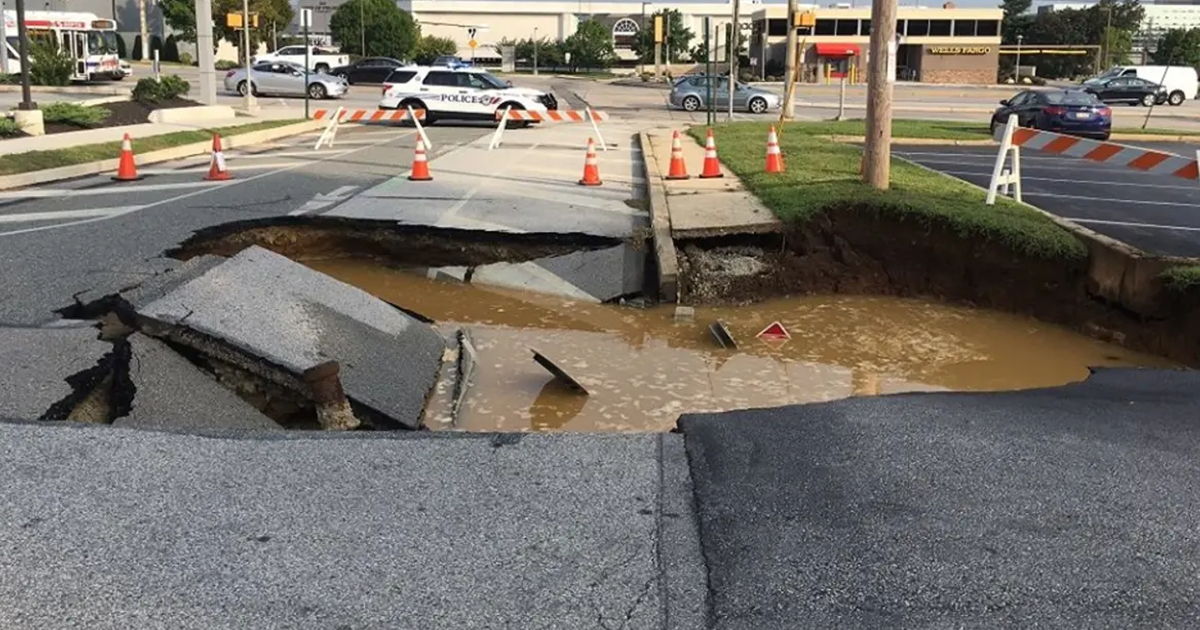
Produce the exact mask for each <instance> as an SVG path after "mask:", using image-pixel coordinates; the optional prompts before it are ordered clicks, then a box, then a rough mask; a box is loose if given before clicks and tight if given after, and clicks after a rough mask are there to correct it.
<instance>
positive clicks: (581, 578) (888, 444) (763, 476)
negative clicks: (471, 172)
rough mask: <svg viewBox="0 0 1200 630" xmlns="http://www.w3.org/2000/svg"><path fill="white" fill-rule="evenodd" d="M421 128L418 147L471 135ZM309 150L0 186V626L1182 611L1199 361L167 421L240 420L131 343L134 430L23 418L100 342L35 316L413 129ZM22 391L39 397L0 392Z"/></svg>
mask: <svg viewBox="0 0 1200 630" xmlns="http://www.w3.org/2000/svg"><path fill="white" fill-rule="evenodd" d="M428 132H429V134H430V136H431V138H432V139H433V142H434V152H435V155H437V154H438V152H444V151H453V150H454V149H455V147H457V146H461V145H463V144H465V143H469V142H471V141H473V140H475V139H477V138H479V137H481V136H482V135H483V134H486V133H488V129H487V128H486V127H482V126H480V127H438V126H435V127H433V128H430V129H429V130H428ZM313 140H314V137H313V136H309V137H308V138H302V139H301V138H297V139H291V140H284V141H281V142H279V143H277V145H275V146H271V147H256V148H254V149H253V150H252V151H247V152H244V154H243V153H237V152H235V153H231V155H230V156H229V157H230V164H231V167H232V169H233V171H234V173H235V175H236V176H237V179H235V180H234V181H232V182H230V183H223V184H212V183H209V182H200V177H201V176H202V174H203V172H204V170H205V169H206V164H207V158H201V159H196V160H185V161H180V162H177V163H172V164H166V165H156V166H154V167H150V168H145V169H142V171H143V173H145V174H146V175H147V178H146V179H145V180H143V181H141V182H137V183H136V184H126V185H124V186H117V185H116V184H113V183H112V182H109V181H108V180H107V179H105V178H101V177H96V178H87V179H83V180H78V181H74V182H67V183H60V184H53V185H47V186H43V187H39V188H36V189H33V190H30V191H6V192H4V193H3V194H0V269H3V278H4V280H5V281H4V282H3V283H0V356H4V357H5V359H7V360H6V361H5V362H0V386H2V387H0V478H2V479H4V480H5V481H4V492H3V495H2V496H0V598H3V600H4V601H5V605H4V606H0V627H6V628H7V627H12V628H77V627H86V628H129V627H136V628H172V629H174V628H204V629H209V628H238V629H241V628H420V629H422V630H424V629H439V628H446V629H451V628H453V629H455V630H459V629H462V628H471V629H475V628H480V629H491V628H497V629H499V628H520V629H522V630H524V629H539V628H556V629H557V628H561V629H564V630H579V629H600V630H634V629H638V630H640V629H647V630H650V629H653V630H692V629H696V628H710V629H720V630H726V629H728V630H742V629H746V630H768V629H772V628H780V629H788V630H791V629H794V628H825V627H846V628H929V627H965V626H972V627H995V626H1017V627H1035V626H1039V627H1041V626H1044V627H1087V628H1129V627H1139V626H1148V627H1156V628H1174V627H1179V628H1188V627H1195V626H1196V625H1197V624H1198V623H1200V613H1197V612H1196V611H1197V610H1200V606H1198V604H1200V592H1198V590H1197V587H1196V586H1195V580H1194V576H1195V575H1196V572H1197V570H1200V556H1198V554H1197V551H1196V538H1197V535H1196V528H1195V526H1194V524H1193V523H1192V520H1193V519H1192V518H1191V516H1190V515H1192V514H1194V513H1195V512H1196V510H1197V509H1200V505H1196V499H1195V497H1196V496H1200V495H1198V493H1197V488H1196V485H1197V484H1196V481H1195V479H1197V473H1198V472H1200V471H1198V470H1197V466H1196V464H1195V461H1196V453H1197V452H1198V451H1200V433H1198V432H1197V425H1196V423H1195V421H1194V419H1195V418H1196V417H1197V411H1200V409H1198V407H1200V403H1198V401H1197V398H1196V396H1195V394H1194V392H1195V391H1197V386H1198V385H1200V382H1198V381H1197V377H1196V375H1195V373H1193V372H1184V371H1180V372H1163V371H1151V370H1119V371H1118V370H1113V371H1103V372H1100V373H1099V374H1097V375H1095V376H1093V377H1092V378H1091V380H1089V381H1088V382H1086V383H1084V384H1082V385H1072V386H1066V387H1062V388H1053V389H1047V390H1034V391H1027V392H1011V393H999V394H969V395H967V394H904V395H896V396H883V397H874V398H858V399H851V400H846V401H838V402H834V403H827V404H818V405H803V406H794V407H786V408H779V409H768V410H748V411H736V412H728V413H723V414H702V415H693V416H687V417H684V418H682V419H681V421H680V431H681V433H673V434H636V435H594V434H565V435H563V434H558V435H537V434H465V433H464V434H454V433H428V432H418V433H399V432H363V433H349V434H346V433H342V434H331V433H315V432H285V431H279V430H264V431H255V430H246V431H244V430H229V429H224V430H222V429H218V428H215V427H214V428H211V429H209V430H195V431H192V432H190V433H188V434H184V433H176V432H173V431H171V430H168V429H167V427H172V428H174V429H179V428H180V427H182V426H184V425H186V424H187V423H179V422H175V423H159V422H155V420H157V418H155V417H153V416H154V414H155V413H158V414H163V413H185V412H186V411H185V410H186V409H187V405H186V404H180V403H181V402H186V403H188V404H191V405H203V406H205V407H206V412H209V413H225V414H238V413H246V414H249V415H253V416H254V417H253V418H249V417H247V418H244V420H247V421H248V422H243V423H238V422H230V423H228V424H227V425H224V426H237V425H244V424H247V423H258V424H263V419H262V418H261V417H259V416H258V415H257V414H258V412H257V411H254V410H251V409H249V408H243V407H242V406H241V405H239V404H238V403H237V401H232V400H229V397H228V396H227V395H226V394H227V392H224V391H223V390H220V389H218V388H215V387H214V386H213V385H212V383H207V382H206V383H204V384H203V385H201V384H198V383H199V382H198V381H196V380H195V377H196V376H197V373H196V368H195V366H193V365H191V364H190V363H189V362H187V361H186V360H180V358H179V357H178V356H176V355H173V354H166V355H165V356H158V357H157V359H156V358H155V357H154V353H159V354H160V355H161V354H162V353H169V352H170V350H168V349H166V348H165V347H154V348H148V347H144V346H142V345H141V344H140V342H139V344H138V346H139V347H137V348H135V349H134V356H135V357H137V358H136V360H138V361H145V365H147V366H149V365H154V366H156V367H155V368H154V369H155V370H161V371H162V372H163V373H162V374H159V373H153V374H151V373H149V372H143V371H140V368H139V370H138V371H135V373H134V380H135V383H134V387H146V388H149V387H154V386H156V385H155V384H156V383H158V384H162V383H166V384H167V385H158V386H159V387H160V388H177V389H178V390H179V391H177V392H173V393H174V394H175V395H174V396H171V395H165V396H164V395H163V394H164V392H165V391H166V389H160V390H159V391H156V392H155V394H156V395H155V396H153V397H152V396H149V395H147V392H143V395H142V398H141V399H140V402H141V405H142V406H141V407H138V404H139V399H138V398H137V394H136V392H135V394H134V401H133V404H134V408H135V410H136V411H137V413H138V414H139V416H138V417H137V420H138V423H137V424H138V425H139V426H143V427H151V428H153V429H155V430H141V429H134V428H125V427H121V426H114V427H108V426H92V425H82V424H79V423H72V422H46V421H42V422H35V421H34V420H35V418H34V417H31V415H32V414H33V413H35V412H37V411H38V410H40V409H42V408H43V407H44V406H45V405H46V404H50V405H53V404H55V403H54V401H56V400H62V399H63V396H65V395H66V394H67V391H66V390H67V388H64V387H63V386H61V385H59V384H58V383H51V385H52V386H51V387H46V388H45V389H44V390H37V389H36V388H38V387H39V386H41V387H45V386H46V379H45V378H43V375H44V374H45V373H55V374H64V375H65V374H71V373H73V372H74V371H77V367H73V366H74V364H76V363H78V364H80V366H78V367H90V366H92V365H96V364H97V361H100V360H102V359H103V357H105V356H107V353H108V348H107V347H106V346H104V345H103V344H101V343H99V342H96V341H95V338H94V332H93V334H88V331H89V330H90V329H88V328H84V327H80V326H79V325H78V323H74V324H73V323H71V322H56V321H55V320H56V319H57V316H56V315H55V313H54V311H55V309H60V308H63V307H66V306H69V305H71V304H72V303H73V302H74V301H75V300H77V299H79V300H85V301H86V300H88V299H96V298H99V297H101V296H103V295H105V294H110V293H115V292H117V291H119V290H121V289H124V288H127V287H130V286H132V285H136V284H138V283H140V282H142V281H144V280H146V279H148V278H150V277H152V276H154V275H155V274H157V273H159V272H161V271H163V270H165V269H168V268H173V267H175V266H176V265H177V263H175V262H174V261H171V260H168V259H166V258H164V257H163V255H162V254H163V252H164V251H166V250H168V249H170V248H172V247H174V246H176V245H177V244H179V243H180V242H182V241H184V240H185V239H187V238H188V237H189V236H190V235H191V234H192V233H193V232H194V231H196V230H198V229H202V228H205V227H211V226H214V225H220V224H224V223H228V222H232V221H239V220H245V219H257V218H270V217H277V216H285V215H288V214H290V213H294V212H297V211H300V210H303V209H305V208H306V207H307V208H309V209H310V210H306V212H308V211H322V212H323V211H325V209H327V208H329V209H335V208H336V207H337V206H338V205H339V204H340V203H343V202H344V201H345V200H347V199H350V198H352V197H353V195H354V194H355V193H356V192H357V191H360V190H366V189H369V188H371V187H374V186H377V185H379V184H380V183H381V182H383V181H386V180H388V179H390V178H393V177H395V176H396V175H397V174H398V173H401V172H403V171H404V170H406V169H407V168H408V164H409V161H410V160H411V156H412V142H413V136H412V130H411V129H388V128H347V129H345V130H344V132H343V134H342V135H340V136H339V142H338V144H336V145H335V147H334V148H333V149H332V150H329V151H323V152H320V153H316V154H314V153H313V152H312V151H311V143H312V141H313ZM318 206H319V207H318ZM39 326H49V327H55V328H56V330H53V331H47V330H36V329H34V328H31V327H39ZM57 328H62V330H57ZM31 331H32V332H31ZM39 332H40V333H52V334H50V335H49V336H48V337H42V336H40V335H37V334H35V333H39ZM51 337H52V338H53V341H52V342H51V343H47V342H46V341H45V339H47V338H51ZM63 343H67V344H68V347H65V348H64V347H62V344H63ZM9 344H11V345H9ZM152 345H154V344H152ZM5 350H7V352H6V351H5ZM17 350H19V352H17ZM164 359H167V360H164ZM139 365H141V364H139ZM188 375H190V376H188ZM31 387H33V388H34V390H33V391H35V395H34V396H32V397H30V398H29V400H28V401H26V402H29V401H33V402H34V403H36V404H24V405H21V404H8V403H9V402H10V401H12V400H13V399H14V397H18V398H19V397H21V396H26V395H27V394H25V393H24V392H27V391H30V388H31ZM218 402H219V403H220V404H219V405H218ZM181 410H184V411H181Z"/></svg>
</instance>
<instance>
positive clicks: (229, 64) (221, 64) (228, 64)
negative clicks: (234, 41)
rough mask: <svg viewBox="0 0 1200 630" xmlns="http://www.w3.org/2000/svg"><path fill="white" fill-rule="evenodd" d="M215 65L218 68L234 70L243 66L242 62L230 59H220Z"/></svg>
mask: <svg viewBox="0 0 1200 630" xmlns="http://www.w3.org/2000/svg"><path fill="white" fill-rule="evenodd" d="M213 67H214V68H216V69H217V70H233V69H234V68H241V67H242V64H240V63H238V62H236V61H230V60H228V59H218V60H217V62H216V63H214V64H213Z"/></svg>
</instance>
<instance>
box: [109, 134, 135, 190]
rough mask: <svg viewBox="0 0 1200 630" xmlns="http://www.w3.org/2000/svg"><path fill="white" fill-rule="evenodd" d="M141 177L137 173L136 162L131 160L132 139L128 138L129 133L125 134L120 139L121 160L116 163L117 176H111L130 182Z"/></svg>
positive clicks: (120, 180)
mask: <svg viewBox="0 0 1200 630" xmlns="http://www.w3.org/2000/svg"><path fill="white" fill-rule="evenodd" d="M139 179H141V177H140V176H138V174H137V164H134V162H133V140H131V139H130V138H129V134H125V138H124V139H122V140H121V161H120V162H118V163H117V176H116V177H114V178H113V180H114V181H118V182H132V181H136V180H139Z"/></svg>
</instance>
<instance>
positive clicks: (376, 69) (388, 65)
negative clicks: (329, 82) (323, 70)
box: [329, 57, 405, 85]
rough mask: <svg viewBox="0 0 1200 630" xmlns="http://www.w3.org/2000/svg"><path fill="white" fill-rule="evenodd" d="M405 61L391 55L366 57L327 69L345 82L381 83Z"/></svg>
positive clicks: (351, 83)
mask: <svg viewBox="0 0 1200 630" xmlns="http://www.w3.org/2000/svg"><path fill="white" fill-rule="evenodd" d="M404 65H405V63H404V62H403V61H400V60H399V59H392V58H391V57H368V58H366V59H359V60H358V61H353V62H351V63H349V64H347V65H344V66H338V67H336V68H334V69H332V70H330V71H329V74H332V75H333V76H335V77H341V78H343V79H345V80H346V83H349V84H350V85H354V84H355V83H383V80H384V79H386V78H388V75H389V74H391V73H392V70H395V69H396V68H400V67H402V66H404Z"/></svg>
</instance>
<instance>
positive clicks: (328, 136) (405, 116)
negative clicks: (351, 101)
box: [313, 107, 433, 150]
mask: <svg viewBox="0 0 1200 630" xmlns="http://www.w3.org/2000/svg"><path fill="white" fill-rule="evenodd" d="M423 118H425V110H421V111H413V108H412V107H408V108H407V109H396V110H387V109H353V110H349V109H346V108H344V107H338V108H337V109H336V110H333V111H330V110H328V109H318V110H317V111H316V112H314V113H313V120H328V121H329V124H328V125H326V126H325V131H323V132H321V137H320V138H317V144H316V145H315V146H313V150H316V149H320V148H321V145H322V144H324V145H325V146H330V147H332V146H333V140H334V138H335V137H336V136H337V131H338V128H339V127H340V126H341V125H343V124H345V123H363V124H369V123H385V122H404V121H406V120H411V121H412V122H413V125H415V126H416V128H417V133H418V134H420V136H421V140H423V141H424V142H425V146H426V147H432V146H433V143H431V142H430V141H429V136H428V135H426V134H425V127H424V126H423V125H421V119H423Z"/></svg>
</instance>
